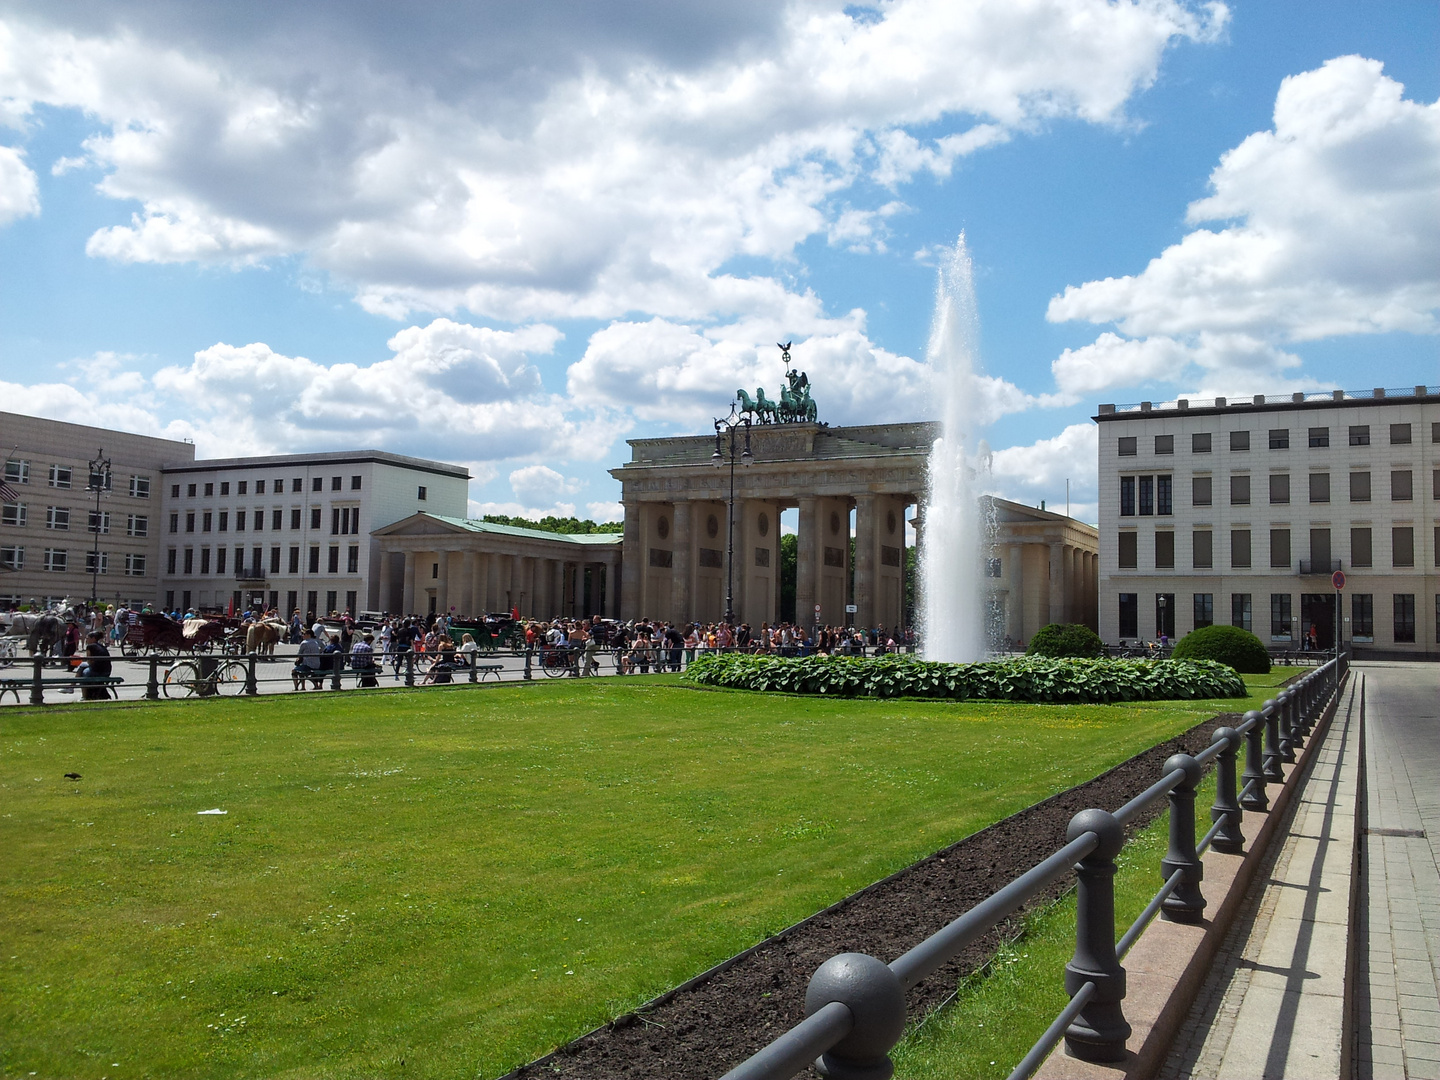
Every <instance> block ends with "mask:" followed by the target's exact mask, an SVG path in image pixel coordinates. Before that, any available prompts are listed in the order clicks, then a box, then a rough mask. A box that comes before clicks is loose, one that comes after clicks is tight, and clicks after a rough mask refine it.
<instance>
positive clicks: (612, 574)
mask: <svg viewBox="0 0 1440 1080" xmlns="http://www.w3.org/2000/svg"><path fill="white" fill-rule="evenodd" d="M619 614H620V560H619V559H618V558H617V557H615V556H614V555H611V556H610V558H609V559H608V560H607V561H606V563H605V617H606V618H607V619H614V618H617V617H618V616H619Z"/></svg>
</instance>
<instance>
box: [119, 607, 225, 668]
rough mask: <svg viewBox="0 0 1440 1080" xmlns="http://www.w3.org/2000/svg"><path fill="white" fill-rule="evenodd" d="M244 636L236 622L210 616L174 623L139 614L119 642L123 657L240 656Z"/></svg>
mask: <svg viewBox="0 0 1440 1080" xmlns="http://www.w3.org/2000/svg"><path fill="white" fill-rule="evenodd" d="M243 644H244V632H243V631H242V629H241V624H240V620H239V619H234V618H230V617H228V616H225V615H209V616H204V617H202V618H198V619H186V620H185V621H184V622H176V621H175V620H174V619H172V618H170V617H169V616H168V615H161V614H160V613H158V612H154V611H142V612H140V613H139V615H138V616H137V617H136V621H135V622H134V623H132V624H131V625H130V628H129V629H128V630H127V631H126V633H125V636H124V638H122V639H121V641H120V652H121V654H122V655H123V656H127V657H137V656H149V655H151V654H153V655H156V656H174V655H178V654H179V653H182V652H188V653H197V652H199V653H208V652H211V651H212V650H214V649H215V648H217V647H218V648H219V649H220V651H221V652H239V651H240V649H241V647H242V645H243Z"/></svg>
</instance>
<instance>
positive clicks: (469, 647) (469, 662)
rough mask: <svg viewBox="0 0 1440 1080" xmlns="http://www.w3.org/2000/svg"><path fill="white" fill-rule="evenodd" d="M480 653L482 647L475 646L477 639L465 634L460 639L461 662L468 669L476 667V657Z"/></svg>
mask: <svg viewBox="0 0 1440 1080" xmlns="http://www.w3.org/2000/svg"><path fill="white" fill-rule="evenodd" d="M479 651H480V646H478V645H476V644H475V638H474V637H473V636H472V635H470V634H465V635H464V636H463V637H462V638H461V639H460V662H461V663H462V664H464V665H465V666H466V667H467V668H473V667H474V666H475V655H476V653H478V652H479Z"/></svg>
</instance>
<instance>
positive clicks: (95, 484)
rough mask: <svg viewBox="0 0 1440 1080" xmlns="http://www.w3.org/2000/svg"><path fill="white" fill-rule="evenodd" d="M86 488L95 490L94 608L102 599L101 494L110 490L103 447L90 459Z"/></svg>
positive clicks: (92, 566)
mask: <svg viewBox="0 0 1440 1080" xmlns="http://www.w3.org/2000/svg"><path fill="white" fill-rule="evenodd" d="M85 490H86V491H93V492H95V518H94V520H93V521H91V523H90V531H91V532H93V533H94V534H95V550H94V551H93V552H91V555H90V607H91V608H92V609H93V608H95V607H97V606H98V605H99V601H100V523H101V520H102V519H101V517H100V496H101V495H102V494H103V493H104V492H106V491H108V490H110V459H109V458H107V457H106V456H105V451H104V450H103V449H100V450H96V451H95V456H94V457H93V458H91V459H90V482H89V484H87V485H86V488H85Z"/></svg>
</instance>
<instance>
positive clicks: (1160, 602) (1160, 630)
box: [1155, 593, 1165, 637]
mask: <svg viewBox="0 0 1440 1080" xmlns="http://www.w3.org/2000/svg"><path fill="white" fill-rule="evenodd" d="M1155 600H1156V603H1157V606H1158V607H1159V609H1160V618H1159V620H1158V622H1159V623H1160V625H1159V626H1157V627H1156V628H1155V629H1156V631H1157V633H1156V634H1155V636H1156V637H1165V594H1164V593H1160V594H1159V595H1158V596H1156V597H1155Z"/></svg>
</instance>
